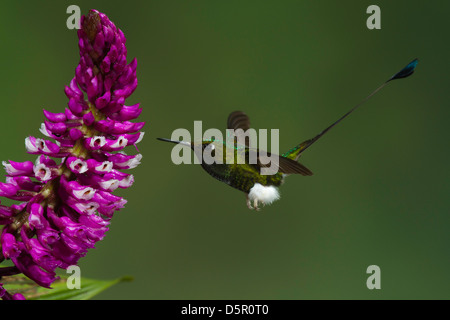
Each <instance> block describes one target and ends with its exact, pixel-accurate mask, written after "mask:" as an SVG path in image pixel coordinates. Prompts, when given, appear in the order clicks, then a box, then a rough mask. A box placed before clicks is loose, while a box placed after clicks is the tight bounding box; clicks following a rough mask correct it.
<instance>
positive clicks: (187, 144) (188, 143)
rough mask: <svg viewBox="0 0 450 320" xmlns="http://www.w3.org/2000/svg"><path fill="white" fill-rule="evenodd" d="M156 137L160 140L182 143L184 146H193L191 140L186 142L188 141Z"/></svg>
mask: <svg viewBox="0 0 450 320" xmlns="http://www.w3.org/2000/svg"><path fill="white" fill-rule="evenodd" d="M156 139H158V140H160V141H165V142H171V143H175V144H181V145H183V146H188V147H191V143H190V142H186V141H176V140H170V139H166V138H156Z"/></svg>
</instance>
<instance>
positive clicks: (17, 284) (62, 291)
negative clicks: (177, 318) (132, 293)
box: [1, 275, 133, 300]
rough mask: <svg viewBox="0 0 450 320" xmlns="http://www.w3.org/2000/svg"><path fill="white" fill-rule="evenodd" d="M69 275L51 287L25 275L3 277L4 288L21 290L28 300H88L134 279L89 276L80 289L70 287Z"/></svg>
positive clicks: (10, 290) (81, 283)
mask: <svg viewBox="0 0 450 320" xmlns="http://www.w3.org/2000/svg"><path fill="white" fill-rule="evenodd" d="M67 278H68V276H65V275H64V276H61V279H59V280H56V281H55V282H53V284H52V288H51V289H47V288H43V287H40V286H38V285H37V284H36V283H34V282H33V281H31V280H30V279H28V278H27V277H25V276H23V275H15V276H9V277H3V278H2V279H1V281H2V283H3V284H4V288H5V289H6V290H8V291H9V292H10V293H11V294H14V293H17V292H20V293H22V294H23V295H24V296H25V298H26V299H27V300H88V299H91V298H92V297H94V296H96V295H97V294H99V293H100V292H102V291H104V290H106V289H108V288H109V287H111V286H113V285H115V284H117V283H119V282H123V281H132V280H133V279H132V278H131V277H129V276H124V277H121V278H117V279H113V280H95V279H89V278H83V277H82V278H81V279H80V281H81V282H80V289H69V288H68V286H67Z"/></svg>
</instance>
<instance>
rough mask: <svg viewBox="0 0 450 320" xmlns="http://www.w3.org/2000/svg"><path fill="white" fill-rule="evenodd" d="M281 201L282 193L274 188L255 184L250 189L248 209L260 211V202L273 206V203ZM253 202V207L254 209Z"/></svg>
mask: <svg viewBox="0 0 450 320" xmlns="http://www.w3.org/2000/svg"><path fill="white" fill-rule="evenodd" d="M278 199H280V193H279V192H278V189H277V188H276V187H274V186H263V185H262V184H259V183H255V185H254V186H253V187H252V188H251V189H250V192H249V193H248V195H247V207H248V208H249V209H255V210H257V211H258V210H259V207H258V202H261V203H262V204H263V205H266V204H271V203H272V202H274V201H276V200H278ZM252 202H253V207H252Z"/></svg>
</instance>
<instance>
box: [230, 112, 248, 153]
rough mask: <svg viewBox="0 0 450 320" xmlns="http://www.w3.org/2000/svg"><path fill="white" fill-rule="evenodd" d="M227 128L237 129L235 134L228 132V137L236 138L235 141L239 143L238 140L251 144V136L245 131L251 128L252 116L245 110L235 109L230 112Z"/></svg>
mask: <svg viewBox="0 0 450 320" xmlns="http://www.w3.org/2000/svg"><path fill="white" fill-rule="evenodd" d="M227 129H232V130H235V132H234V134H233V135H228V134H227V139H233V138H234V142H235V143H237V142H238V141H241V142H242V141H244V143H245V145H246V146H249V145H250V141H249V140H250V139H249V136H245V135H244V134H245V132H246V131H247V130H248V129H250V118H249V117H248V116H247V115H246V114H245V113H244V112H242V111H234V112H232V113H230V115H229V116H228V120H227ZM238 129H242V130H238ZM236 130H238V131H236Z"/></svg>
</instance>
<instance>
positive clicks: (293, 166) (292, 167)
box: [249, 150, 313, 176]
mask: <svg viewBox="0 0 450 320" xmlns="http://www.w3.org/2000/svg"><path fill="white" fill-rule="evenodd" d="M253 152H257V150H250V151H249V160H251V159H252V153H253ZM253 156H254V157H256V159H257V166H258V167H264V168H269V167H270V166H271V161H272V159H273V158H272V157H274V156H276V157H277V160H278V161H275V164H276V165H277V166H278V171H279V172H281V173H284V174H301V175H303V176H312V175H313V173H312V172H311V170H309V169H308V168H306V167H305V166H304V165H302V164H301V163H299V162H297V161H294V160H292V159H288V158H285V157H282V156H278V155H274V154H270V153H269V152H266V153H263V154H262V153H261V152H259V153H257V154H254V155H253Z"/></svg>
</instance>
